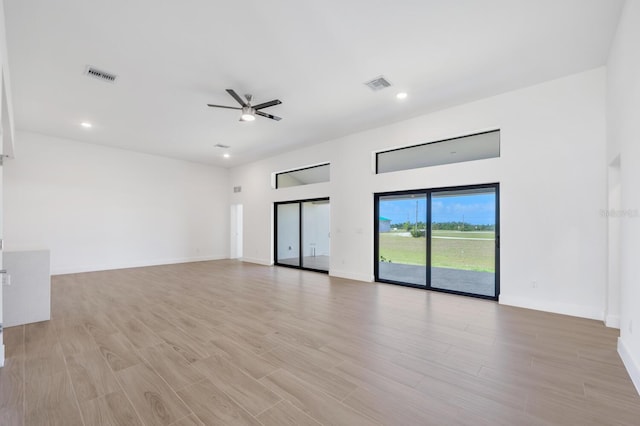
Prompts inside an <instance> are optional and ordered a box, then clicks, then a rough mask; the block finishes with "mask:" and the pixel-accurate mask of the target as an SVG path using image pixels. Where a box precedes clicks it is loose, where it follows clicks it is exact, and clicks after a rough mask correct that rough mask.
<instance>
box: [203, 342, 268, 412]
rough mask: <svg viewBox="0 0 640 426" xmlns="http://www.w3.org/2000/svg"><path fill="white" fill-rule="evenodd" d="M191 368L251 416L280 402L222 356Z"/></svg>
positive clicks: (216, 356) (261, 385)
mask: <svg viewBox="0 0 640 426" xmlns="http://www.w3.org/2000/svg"><path fill="white" fill-rule="evenodd" d="M193 366H194V367H195V368H196V369H198V370H199V371H200V372H201V373H202V374H204V375H205V376H206V377H207V378H208V379H209V380H210V381H211V382H212V383H213V384H214V385H215V386H216V387H217V388H219V389H221V390H222V391H224V392H225V393H226V394H227V395H229V396H230V397H231V398H233V399H234V400H235V401H236V402H237V403H238V404H240V406H242V408H244V409H245V410H247V411H248V412H249V413H250V414H252V415H256V414H258V413H261V412H262V411H264V410H266V409H268V408H270V407H273V406H274V405H275V404H276V403H277V402H278V401H280V397H278V396H277V395H276V394H274V393H273V392H271V391H270V390H269V389H267V388H266V387H265V386H264V385H263V384H262V383H260V382H258V381H257V380H255V379H254V378H252V377H251V376H249V375H248V374H246V373H245V372H244V371H242V370H241V369H240V368H238V367H237V366H236V365H234V364H233V363H232V362H230V361H229V360H227V359H226V357H224V356H222V355H218V354H214V355H212V356H210V357H208V358H205V359H203V360H200V361H196V362H194V363H193Z"/></svg>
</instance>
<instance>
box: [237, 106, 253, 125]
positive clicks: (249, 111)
mask: <svg viewBox="0 0 640 426" xmlns="http://www.w3.org/2000/svg"><path fill="white" fill-rule="evenodd" d="M255 119H256V112H255V110H254V109H253V108H251V107H248V106H246V107H242V115H241V116H240V121H253V120H255Z"/></svg>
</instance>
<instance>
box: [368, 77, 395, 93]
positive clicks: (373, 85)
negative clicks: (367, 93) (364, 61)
mask: <svg viewBox="0 0 640 426" xmlns="http://www.w3.org/2000/svg"><path fill="white" fill-rule="evenodd" d="M364 84H365V85H366V86H367V87H368V88H369V89H371V90H373V91H374V92H377V91H378V90H382V89H385V88H387V87H389V86H391V82H389V80H387V79H386V78H385V77H383V76H380V77H377V78H374V79H373V80H371V81H367V82H366V83H364Z"/></svg>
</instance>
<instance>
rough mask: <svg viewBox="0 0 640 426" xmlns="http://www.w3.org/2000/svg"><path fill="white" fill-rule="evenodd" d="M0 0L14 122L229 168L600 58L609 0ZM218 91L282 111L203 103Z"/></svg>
mask: <svg viewBox="0 0 640 426" xmlns="http://www.w3.org/2000/svg"><path fill="white" fill-rule="evenodd" d="M4 4H5V13H6V21H7V22H6V24H7V44H8V50H9V66H10V70H11V78H12V89H13V97H14V99H13V101H14V109H15V111H14V112H15V120H16V127H17V128H18V129H23V130H31V131H36V132H41V133H45V134H50V135H54V136H60V137H65V138H70V139H75V140H79V141H85V142H90V143H96V144H103V145H110V146H115V147H121V148H125V149H130V150H135V151H141V152H148V153H153V154H159V155H163V156H168V157H174V158H180V159H186V160H191V161H198V162H203V163H209V164H213V165H218V166H222V167H229V166H235V165H239V164H243V163H247V162H249V161H253V160H256V159H259V158H262V157H265V156H269V155H273V154H276V153H279V152H283V151H286V150H290V149H292V148H294V147H298V146H303V145H308V144H312V143H317V142H321V141H325V140H328V139H332V138H335V137H339V136H342V135H346V134H349V133H353V132H356V131H359V130H363V129H367V128H372V127H377V126H380V125H383V124H387V123H391V122H394V121H398V120H401V119H403V118H405V117H410V116H415V115H419V114H422V113H425V112H428V111H432V110H435V109H439V108H443V107H445V106H450V105H454V104H459V103H463V102H468V101H470V100H474V99H479V98H482V97H486V96H491V95H494V94H498V93H502V92H505V91H508V90H513V89H516V88H520V87H525V86H528V85H531V84H535V83H538V82H542V81H546V80H549V79H553V78H557V77H561V76H564V75H568V74H572V73H575V72H579V71H583V70H587V69H590V68H594V67H597V66H600V65H603V64H604V63H605V62H606V57H607V53H608V49H609V45H610V43H611V40H612V37H613V34H614V31H615V27H616V25H617V20H618V16H619V13H620V9H621V6H622V1H621V0H620V1H618V0H395V1H390V0H385V1H382V0H366V1H365V0H349V1H347V0H323V1H314V2H307V1H300V0H271V1H264V0H244V1H231V0H227V1H222V0H182V1H176V0H135V1H134V0H109V1H95V0H91V1H90V0H56V1H51V0H5V1H4ZM87 64H91V65H94V66H96V67H98V68H101V69H104V70H105V71H109V72H113V73H115V74H117V75H118V80H117V82H116V83H115V84H108V83H103V82H100V81H98V80H95V79H92V78H89V77H87V76H85V75H83V73H84V70H85V67H86V65H87ZM381 74H382V75H384V76H386V77H387V78H388V79H389V80H390V81H391V82H392V83H393V86H392V87H391V88H387V89H384V90H382V91H379V92H372V91H371V90H370V89H369V88H367V87H366V86H364V84H363V83H364V82H365V81H367V80H370V79H372V78H375V77H377V76H379V75H381ZM227 88H232V89H235V90H236V91H237V92H238V93H240V94H244V93H252V94H253V95H254V101H255V102H254V103H261V102H264V101H269V100H271V99H274V98H278V99H280V100H281V101H282V102H283V104H282V105H279V106H275V107H272V108H268V109H266V110H265V112H269V113H271V114H274V115H278V116H281V117H283V120H282V121H280V122H276V121H272V120H269V119H265V118H262V117H258V118H257V120H256V121H254V122H251V123H241V122H239V121H238V117H239V112H238V111H233V110H224V109H213V108H208V107H207V106H206V104H207V103H215V104H223V105H234V103H235V101H234V100H233V99H232V98H231V97H230V96H229V95H228V94H227V93H226V92H225V89H227ZM400 90H404V91H407V92H408V93H409V97H408V98H407V99H406V100H404V101H397V100H396V99H395V94H396V93H397V92H398V91H400ZM82 121H90V122H91V123H93V126H94V127H93V128H92V129H90V130H86V129H83V128H81V127H80V126H79V124H80V122H82ZM19 143H20V141H19V140H18V141H17V144H18V149H17V154H18V155H19ZM216 143H221V144H225V145H230V146H231V148H230V149H229V150H228V151H229V152H230V154H231V158H229V159H224V158H222V154H223V152H224V151H225V150H223V149H220V148H214V145H215V144H216Z"/></svg>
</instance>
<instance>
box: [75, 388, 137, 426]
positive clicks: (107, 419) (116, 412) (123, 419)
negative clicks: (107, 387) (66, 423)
mask: <svg viewBox="0 0 640 426" xmlns="http://www.w3.org/2000/svg"><path fill="white" fill-rule="evenodd" d="M80 409H81V411H82V415H83V418H84V423H85V425H103V426H142V423H141V422H140V419H139V418H138V415H137V414H136V412H135V410H134V409H133V407H132V406H131V403H130V402H129V400H128V399H127V397H126V396H125V395H124V393H122V391H118V392H114V393H109V394H106V395H104V396H101V397H99V398H95V399H92V400H88V401H84V402H82V403H81V404H80Z"/></svg>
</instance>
